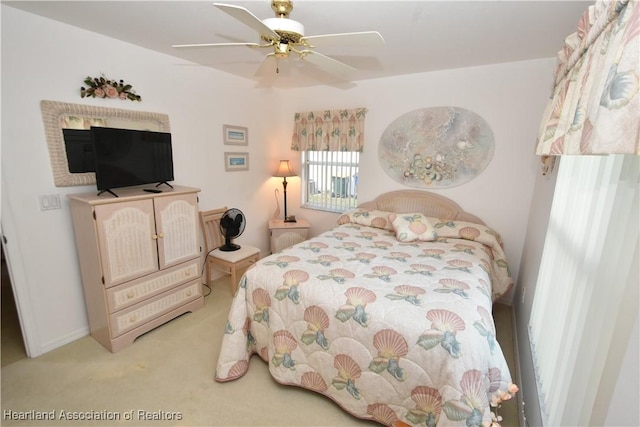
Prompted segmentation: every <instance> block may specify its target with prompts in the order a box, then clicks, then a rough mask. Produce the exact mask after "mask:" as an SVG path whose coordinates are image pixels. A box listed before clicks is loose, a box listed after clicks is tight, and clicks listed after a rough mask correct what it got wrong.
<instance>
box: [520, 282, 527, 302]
mask: <svg viewBox="0 0 640 427" xmlns="http://www.w3.org/2000/svg"><path fill="white" fill-rule="evenodd" d="M526 295H527V287H526V286H523V287H522V293H521V296H520V304H524V297H525V296H526Z"/></svg>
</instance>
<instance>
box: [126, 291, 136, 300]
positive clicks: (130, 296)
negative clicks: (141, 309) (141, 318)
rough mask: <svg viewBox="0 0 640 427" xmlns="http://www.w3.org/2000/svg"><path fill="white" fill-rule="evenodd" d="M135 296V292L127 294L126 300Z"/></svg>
mask: <svg viewBox="0 0 640 427" xmlns="http://www.w3.org/2000/svg"><path fill="white" fill-rule="evenodd" d="M135 296H136V294H135V292H133V291H129V292H127V298H129V299H131V298H133V297H135Z"/></svg>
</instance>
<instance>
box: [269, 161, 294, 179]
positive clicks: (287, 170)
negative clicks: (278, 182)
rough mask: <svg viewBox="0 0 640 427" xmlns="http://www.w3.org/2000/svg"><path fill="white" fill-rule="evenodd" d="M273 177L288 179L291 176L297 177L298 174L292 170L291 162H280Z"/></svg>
mask: <svg viewBox="0 0 640 427" xmlns="http://www.w3.org/2000/svg"><path fill="white" fill-rule="evenodd" d="M273 176H276V177H280V178H287V177H289V176H296V174H295V172H293V171H292V170H291V167H290V166H289V160H280V165H279V166H278V170H277V171H276V173H274V174H273Z"/></svg>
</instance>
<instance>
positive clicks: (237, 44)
mask: <svg viewBox="0 0 640 427" xmlns="http://www.w3.org/2000/svg"><path fill="white" fill-rule="evenodd" d="M229 46H247V47H263V45H260V44H258V43H196V44H174V45H172V46H171V47H177V48H182V47H229ZM266 46H268V45H265V46H264V47H266Z"/></svg>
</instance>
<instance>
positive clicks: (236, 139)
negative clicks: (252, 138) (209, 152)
mask: <svg viewBox="0 0 640 427" xmlns="http://www.w3.org/2000/svg"><path fill="white" fill-rule="evenodd" d="M222 131H223V141H224V143H225V145H249V129H247V128H246V127H242V126H233V125H223V126H222Z"/></svg>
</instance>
